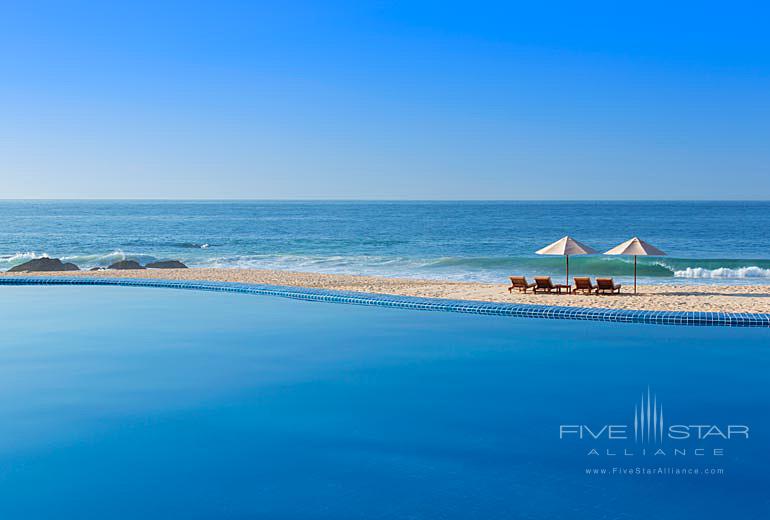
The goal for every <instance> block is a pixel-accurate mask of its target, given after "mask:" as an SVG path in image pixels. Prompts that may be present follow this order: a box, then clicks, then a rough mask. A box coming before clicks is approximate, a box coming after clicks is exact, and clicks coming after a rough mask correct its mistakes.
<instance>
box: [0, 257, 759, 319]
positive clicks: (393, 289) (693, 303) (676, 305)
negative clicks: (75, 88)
mask: <svg viewBox="0 0 770 520" xmlns="http://www.w3.org/2000/svg"><path fill="white" fill-rule="evenodd" d="M0 276H3V277H6V276H84V277H96V278H154V279H164V280H207V281H216V282H233V283H253V284H270V285H288V286H296V287H310V288H319V289H329V290H336V291H358V292H367V293H379V294H395V295H403V296H419V297H426V298H443V299H451V300H476V301H489V302H505V303H527V304H538V305H561V306H575V307H594V308H608V309H638V310H668V311H691V312H699V311H700V312H738V313H770V286H767V285H739V286H730V285H692V284H688V285H675V284H670V285H666V284H655V285H640V286H639V288H638V294H633V292H632V291H633V288H632V287H630V286H627V285H624V286H623V288H622V293H621V294H620V295H582V294H533V293H531V292H528V293H526V294H524V293H520V292H517V291H515V290H514V291H513V292H512V293H509V292H508V289H507V288H508V285H506V284H503V283H500V284H489V283H478V282H456V281H444V280H425V279H410V278H388V277H377V276H352V275H343V274H323V273H307V272H292V271H281V270H264V269H235V268H205V269H201V268H190V269H141V270H102V271H75V272H43V273H2V274H0Z"/></svg>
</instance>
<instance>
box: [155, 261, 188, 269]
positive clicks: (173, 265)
mask: <svg viewBox="0 0 770 520" xmlns="http://www.w3.org/2000/svg"><path fill="white" fill-rule="evenodd" d="M145 267H147V268H148V269H187V266H186V265H184V264H183V263H182V262H180V261H179V260H165V261H163V262H150V263H149V264H147V265H145Z"/></svg>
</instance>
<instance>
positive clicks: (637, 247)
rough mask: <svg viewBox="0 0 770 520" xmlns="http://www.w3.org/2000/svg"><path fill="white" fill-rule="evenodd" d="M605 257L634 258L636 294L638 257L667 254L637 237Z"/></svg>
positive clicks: (612, 250)
mask: <svg viewBox="0 0 770 520" xmlns="http://www.w3.org/2000/svg"><path fill="white" fill-rule="evenodd" d="M604 254H605V255H627V256H633V257H634V294H636V257H637V256H666V253H664V252H663V251H661V250H660V249H658V248H657V247H655V246H653V245H652V244H648V243H647V242H645V241H644V240H641V239H639V238H637V237H634V238H632V239H631V240H627V241H625V242H623V243H622V244H620V245H617V246H615V247H613V248H612V249H610V250H609V251H607V252H606V253H604Z"/></svg>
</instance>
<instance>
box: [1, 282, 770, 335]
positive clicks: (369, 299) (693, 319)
mask: <svg viewBox="0 0 770 520" xmlns="http://www.w3.org/2000/svg"><path fill="white" fill-rule="evenodd" d="M0 285H108V286H131V287H160V288H167V289H191V290H199V291H220V292H234V293H243V294H260V295H264V296H279V297H282V298H291V299H295V300H304V301H316V302H327V303H347V304H352V305H371V306H377V307H390V308H398V309H412V310H423V311H443V312H459V313H464V314H483V315H490V316H509V317H519V318H544V319H566V320H588V321H607V322H615V323H647V324H656V325H689V326H717V327H770V314H756V313H732V312H693V311H650V310H631V309H607V308H597V307H569V306H553V305H535V304H527V303H496V302H484V301H474V300H445V299H441V298H422V297H417V296H400V295H392V294H379V293H366V292H355V291H336V290H330V289H313V288H308V287H297V286H286V285H268V284H248V283H236V282H211V281H205V280H183V281H182V280H163V279H151V278H87V277H65V276H62V277H59V276H51V277H45V276H32V277H21V276H20V277H8V278H5V277H0Z"/></svg>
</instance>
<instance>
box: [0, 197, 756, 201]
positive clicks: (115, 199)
mask: <svg viewBox="0 0 770 520" xmlns="http://www.w3.org/2000/svg"><path fill="white" fill-rule="evenodd" d="M33 201H45V202H49V201H50V202H57V201H58V202H140V201H155V202H770V199H483V198H479V199H451V198H448V199H406V198H323V197H318V198H315V197H308V198H301V197H300V198H291V197H286V198H282V197H275V198H228V197H224V198H216V197H214V198H195V197H191V198H167V197H85V198H77V197H73V198H68V197H39V198H36V197H7V198H6V197H0V202H33Z"/></svg>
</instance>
